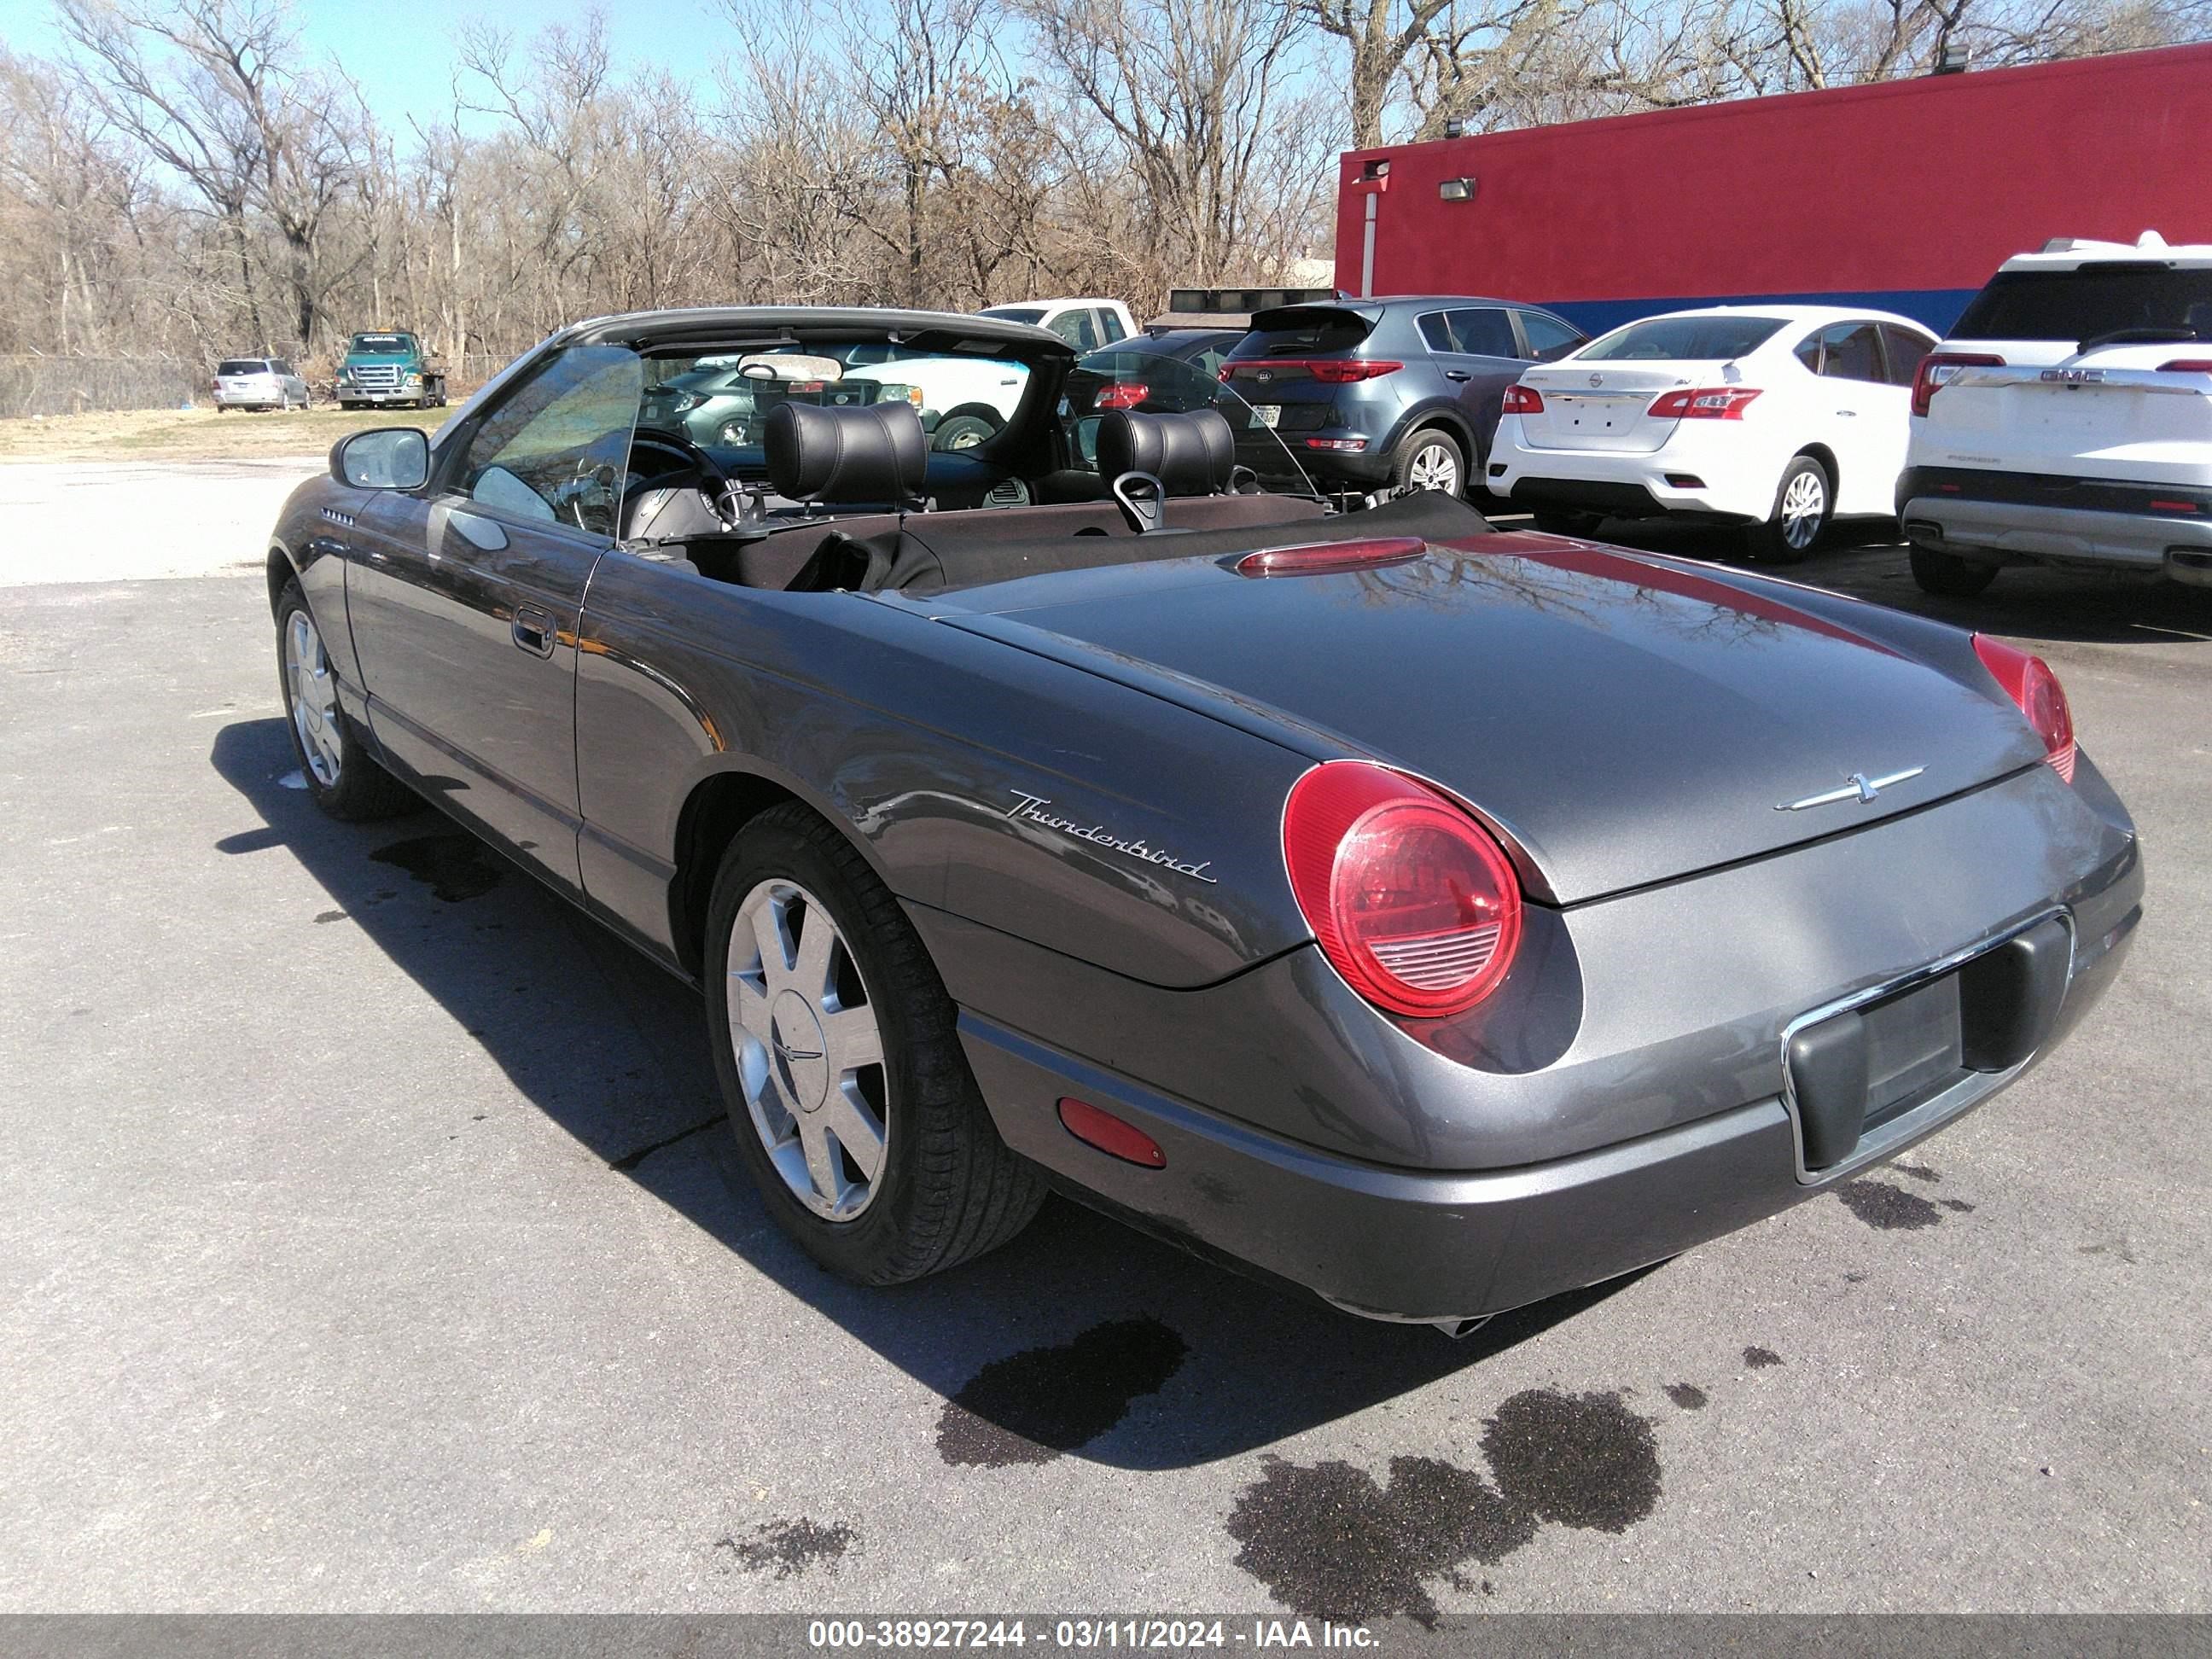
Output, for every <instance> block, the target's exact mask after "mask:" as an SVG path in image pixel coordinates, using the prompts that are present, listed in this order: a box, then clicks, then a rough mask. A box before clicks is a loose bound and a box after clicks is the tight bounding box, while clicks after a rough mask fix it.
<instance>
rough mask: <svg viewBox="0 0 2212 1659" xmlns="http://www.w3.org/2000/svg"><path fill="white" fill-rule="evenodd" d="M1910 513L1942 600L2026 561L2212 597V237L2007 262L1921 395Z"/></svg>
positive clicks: (1918, 562)
mask: <svg viewBox="0 0 2212 1659" xmlns="http://www.w3.org/2000/svg"><path fill="white" fill-rule="evenodd" d="M1911 427H1912V434H1911V447H1910V449H1909V452H1908V453H1907V457H1906V462H1905V472H1904V474H1903V475H1902V476H1901V477H1899V480H1898V487H1897V511H1898V517H1899V519H1900V520H1903V522H1904V526H1905V535H1906V537H1907V538H1909V539H1910V540H1911V544H1912V574H1913V578H1914V580H1916V581H1917V582H1918V583H1919V584H1920V586H1922V587H1923V589H1925V590H1926V591H1928V592H1931V593H1942V594H1948V595H1951V596H1953V597H1965V596H1966V595H1970V594H1974V593H1978V592H1981V591H1982V590H1983V589H1984V588H1985V587H1987V586H1989V585H1990V582H1991V581H1992V580H1995V578H1996V573H1997V571H1998V569H1999V568H2000V567H2002V566H2003V565H2006V564H2011V563H2018V562H2035V563H2042V564H2053V565H2061V566H2067V565H2071V566H2084V567H2087V566H2093V567H2098V568H2106V569H2112V568H2124V569H2132V570H2139V571H2145V572H2152V573H2155V572H2160V571H2162V572H2164V574H2166V575H2168V576H2170V577H2172V578H2173V579H2175V580H2179V581H2185V582H2190V583H2193V584H2196V585H2198V586H2212V244H2197V245H2192V246H2168V245H2167V244H2166V242H2165V241H2164V240H2162V239H2160V237H2159V236H2158V235H2157V234H2155V233H2153V232H2145V233H2144V234H2143V235H2142V238H2141V239H2140V240H2137V241H2135V242H2133V243H2127V242H2091V241H2075V240H2057V241H2053V242H2051V243H2050V244H2049V245H2047V246H2045V248H2044V249H2043V250H2042V251H2041V252H2036V253H2026V254H2021V255H2020V256H2019V257H2018V258H2012V259H2008V260H2006V261H2005V263H2004V264H2003V265H2002V268H2000V269H1999V270H1998V271H1997V273H1996V276H1993V277H1991V278H1990V282H1989V283H1988V285H1987V286H1986V287H1984V289H1982V291H1981V292H1980V293H1979V294H1978V295H1976V296H1975V297H1974V299H1973V301H1972V303H1971V304H1969V305H1968V306H1967V307H1966V312H1965V314H1964V315H1962V316H1961V317H1960V319H1959V321H1958V323H1957V325H1955V326H1954V328H1953V329H1952V331H1951V333H1950V335H1949V337H1948V338H1946V339H1945V340H1944V341H1943V343H1942V344H1940V345H1939V346H1937V347H1936V349H1935V351H1933V352H1932V353H1930V354H1929V356H1927V357H1925V358H1923V360H1922V362H1921V364H1920V368H1919V373H1918V375H1917V379H1916V380H1915V382H1914V385H1913V388H1912V416H1911Z"/></svg>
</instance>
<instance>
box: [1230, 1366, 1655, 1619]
mask: <svg viewBox="0 0 2212 1659" xmlns="http://www.w3.org/2000/svg"><path fill="white" fill-rule="evenodd" d="M1678 1403H1679V1402H1678ZM1482 1449H1483V1454H1484V1455H1485V1456H1486V1458H1487V1459H1488V1461H1489V1463H1490V1469H1491V1475H1492V1479H1493V1480H1495V1482H1496V1484H1495V1485H1494V1486H1493V1485H1492V1484H1491V1481H1490V1480H1485V1479H1484V1478H1483V1477H1482V1476H1481V1475H1480V1474H1476V1473H1475V1472H1474V1471H1473V1470H1471V1469H1464V1468H1459V1467H1458V1466H1457V1465H1455V1464H1452V1463H1448V1462H1443V1461H1442V1460H1441V1459H1438V1458H1433V1457H1396V1458H1393V1459H1392V1460H1391V1462H1390V1470H1389V1483H1388V1484H1387V1485H1378V1484H1377V1483H1376V1480H1375V1478H1374V1477H1373V1476H1372V1475H1370V1474H1368V1473H1367V1472H1366V1471H1365V1470H1364V1469H1360V1468H1355V1467H1353V1466H1352V1464H1349V1463H1345V1462H1336V1461H1334V1460H1332V1461H1330V1462H1322V1463H1316V1464H1315V1465H1313V1466H1312V1467H1310V1468H1302V1467H1300V1466H1299V1465H1297V1464H1295V1463H1291V1462H1286V1461H1285V1460H1283V1459H1281V1458H1273V1457H1271V1458H1269V1459H1268V1460H1267V1468H1266V1472H1265V1473H1264V1474H1262V1475H1261V1478H1260V1479H1259V1480H1256V1481H1255V1482H1254V1483H1253V1484H1252V1485H1250V1486H1247V1487H1246V1488H1245V1489H1244V1491H1243V1492H1242V1493H1241V1494H1240V1495H1239V1496H1238V1498H1237V1506H1236V1508H1235V1509H1234V1510H1232V1511H1231V1514H1230V1516H1229V1520H1228V1523H1227V1527H1228V1532H1229V1535H1230V1536H1231V1538H1233V1539H1235V1540H1236V1541H1237V1543H1238V1545H1239V1546H1241V1548H1240V1549H1239V1551H1238V1553H1237V1565H1238V1566H1240V1567H1242V1568H1243V1569H1244V1571H1247V1572H1249V1573H1250V1574H1251V1575H1252V1576H1253V1577H1255V1578H1257V1579H1258V1580H1260V1582H1261V1583H1263V1584H1265V1585H1267V1589H1269V1591H1270V1592H1272V1593H1273V1595H1274V1596H1275V1598H1276V1599H1277V1600H1278V1601H1282V1602H1283V1603H1285V1605H1287V1606H1289V1607H1292V1608H1294V1609H1296V1610H1297V1612H1299V1613H1304V1614H1308V1615H1311V1616H1316V1617H1322V1616H1326V1617H1330V1618H1345V1619H1358V1620H1374V1619H1384V1618H1389V1617H1391V1616H1393V1615H1394V1614H1401V1613H1402V1614H1406V1615H1407V1616H1410V1617H1411V1618H1413V1619H1415V1620H1419V1622H1421V1623H1422V1624H1425V1625H1431V1626H1432V1625H1434V1624H1435V1622H1436V1620H1437V1617H1438V1610H1437V1604H1436V1601H1435V1600H1434V1599H1433V1598H1432V1597H1431V1595H1430V1594H1429V1591H1428V1589H1426V1587H1425V1583H1424V1581H1425V1580H1427V1579H1431V1578H1443V1579H1445V1580H1447V1581H1448V1582H1450V1583H1454V1584H1456V1585H1459V1586H1460V1587H1461V1588H1465V1587H1466V1581H1465V1580H1464V1579H1463V1578H1462V1577H1461V1576H1460V1573H1459V1571H1458V1570H1459V1569H1460V1568H1461V1567H1462V1565H1465V1564H1467V1563H1468V1562H1470V1561H1480V1562H1482V1563H1483V1564H1484V1565H1497V1564H1498V1562H1500V1561H1502V1560H1504V1559H1505V1558H1506V1557H1507V1556H1508V1555H1510V1554H1511V1553H1513V1552H1514V1551H1516V1550H1517V1549H1520V1548H1522V1547H1523V1546H1525V1545H1527V1544H1528V1543H1529V1542H1530V1541H1532V1540H1534V1537H1535V1536H1536V1534H1537V1531H1538V1529H1539V1528H1540V1527H1541V1525H1542V1524H1543V1523H1544V1522H1558V1523H1559V1524H1560V1525H1562V1526H1568V1527H1576V1528H1585V1529H1589V1530H1593V1531H1598V1532H1608V1533H1621V1532H1626V1531H1627V1530H1628V1528H1630V1527H1631V1526H1632V1525H1634V1524H1635V1523H1636V1522H1638V1521H1641V1520H1643V1519H1644V1517H1645V1516H1648V1515H1650V1513H1651V1511H1652V1510H1653V1509H1654V1508H1655V1507H1656V1505H1657V1504H1658V1502H1659V1493H1660V1481H1659V1444H1658V1440H1657V1438H1656V1436H1654V1435H1653V1433H1652V1431H1651V1425H1650V1423H1648V1422H1647V1421H1645V1420H1644V1419H1643V1418H1641V1417H1638V1415H1637V1414H1636V1413H1633V1412H1632V1411H1630V1410H1629V1409H1628V1408H1627V1407H1626V1406H1625V1405H1623V1404H1622V1403H1621V1399H1620V1395H1617V1394H1583V1395H1571V1394H1563V1393H1559V1392H1557V1391H1555V1390H1553V1389H1524V1390H1523V1391H1522V1392H1521V1393H1519V1394H1516V1395H1513V1396H1512V1397H1511V1398H1510V1399H1509V1400H1507V1401H1505V1402H1504V1404H1503V1405H1501V1406H1500V1407H1498V1412H1497V1414H1496V1415H1495V1416H1493V1417H1492V1418H1491V1419H1489V1421H1488V1422H1487V1423H1486V1425H1485V1426H1484V1430H1483V1435H1482Z"/></svg>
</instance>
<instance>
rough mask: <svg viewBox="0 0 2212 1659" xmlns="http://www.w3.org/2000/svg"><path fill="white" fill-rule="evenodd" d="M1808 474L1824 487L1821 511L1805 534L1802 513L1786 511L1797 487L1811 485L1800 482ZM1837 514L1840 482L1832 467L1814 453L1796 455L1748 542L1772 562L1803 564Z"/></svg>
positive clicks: (1759, 556)
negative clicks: (1770, 504) (1788, 512)
mask: <svg viewBox="0 0 2212 1659" xmlns="http://www.w3.org/2000/svg"><path fill="white" fill-rule="evenodd" d="M1807 477H1810V478H1812V479H1813V480H1814V481H1815V482H1816V483H1818V485H1819V488H1820V510H1819V512H1818V513H1815V514H1814V515H1813V521H1812V526H1811V530H1812V533H1811V534H1810V535H1806V534H1805V533H1804V523H1803V517H1802V514H1801V513H1791V514H1790V515H1789V516H1787V517H1785V516H1784V510H1783V504H1784V502H1785V501H1792V500H1793V498H1794V495H1795V492H1796V490H1799V489H1809V488H1810V487H1811V486H1809V485H1803V484H1800V483H1799V480H1800V479H1803V478H1807ZM1835 513H1836V481H1835V480H1834V479H1833V478H1831V477H1829V476H1828V469H1827V468H1826V467H1825V466H1822V465H1820V462H1818V461H1816V460H1814V459H1813V458H1812V457H1811V456H1810V455H1797V456H1793V457H1792V458H1791V459H1790V465H1787V466H1785V467H1784V468H1783V469H1782V482H1781V483H1778V484H1777V485H1775V487H1774V506H1773V507H1772V508H1771V509H1770V510H1769V512H1768V513H1767V518H1766V522H1765V524H1758V525H1753V526H1752V527H1751V528H1750V530H1749V531H1748V532H1746V535H1745V541H1746V542H1747V544H1748V546H1749V550H1750V552H1751V555H1752V556H1753V558H1757V559H1761V560H1764V561H1765V562H1767V563H1768V564H1802V562H1804V561H1805V560H1806V559H1808V558H1809V557H1811V556H1812V553H1813V550H1814V548H1816V547H1818V546H1819V545H1820V538H1821V537H1823V536H1825V535H1826V534H1827V533H1828V525H1829V521H1830V520H1832V519H1833V518H1834V517H1835ZM1793 538H1794V539H1793Z"/></svg>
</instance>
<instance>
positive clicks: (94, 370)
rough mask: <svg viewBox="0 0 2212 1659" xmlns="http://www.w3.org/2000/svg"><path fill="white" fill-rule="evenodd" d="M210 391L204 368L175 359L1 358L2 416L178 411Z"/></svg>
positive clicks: (0, 409)
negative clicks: (158, 410)
mask: <svg viewBox="0 0 2212 1659" xmlns="http://www.w3.org/2000/svg"><path fill="white" fill-rule="evenodd" d="M206 392H207V374H206V371H205V370H204V368H201V366H200V365H198V364H197V363H188V362H184V361H183V360H181V359H179V358H175V357H7V356H0V418H4V417H9V416H16V417H21V416H31V415H82V414H85V413H88V412H89V411H92V410H112V409H175V408H178V407H179V406H180V405H182V404H185V403H189V402H192V401H194V400H196V399H204V397H205V394H206Z"/></svg>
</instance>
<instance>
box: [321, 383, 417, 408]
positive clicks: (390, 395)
mask: <svg viewBox="0 0 2212 1659" xmlns="http://www.w3.org/2000/svg"><path fill="white" fill-rule="evenodd" d="M434 392H435V388H433V387H430V386H411V387H402V388H401V389H400V390H398V391H397V392H362V391H360V390H357V389H356V388H355V387H353V386H340V387H339V388H338V397H339V398H340V399H342V400H343V401H344V402H346V403H349V404H419V403H421V402H422V399H423V398H428V397H430V396H432V395H434Z"/></svg>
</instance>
